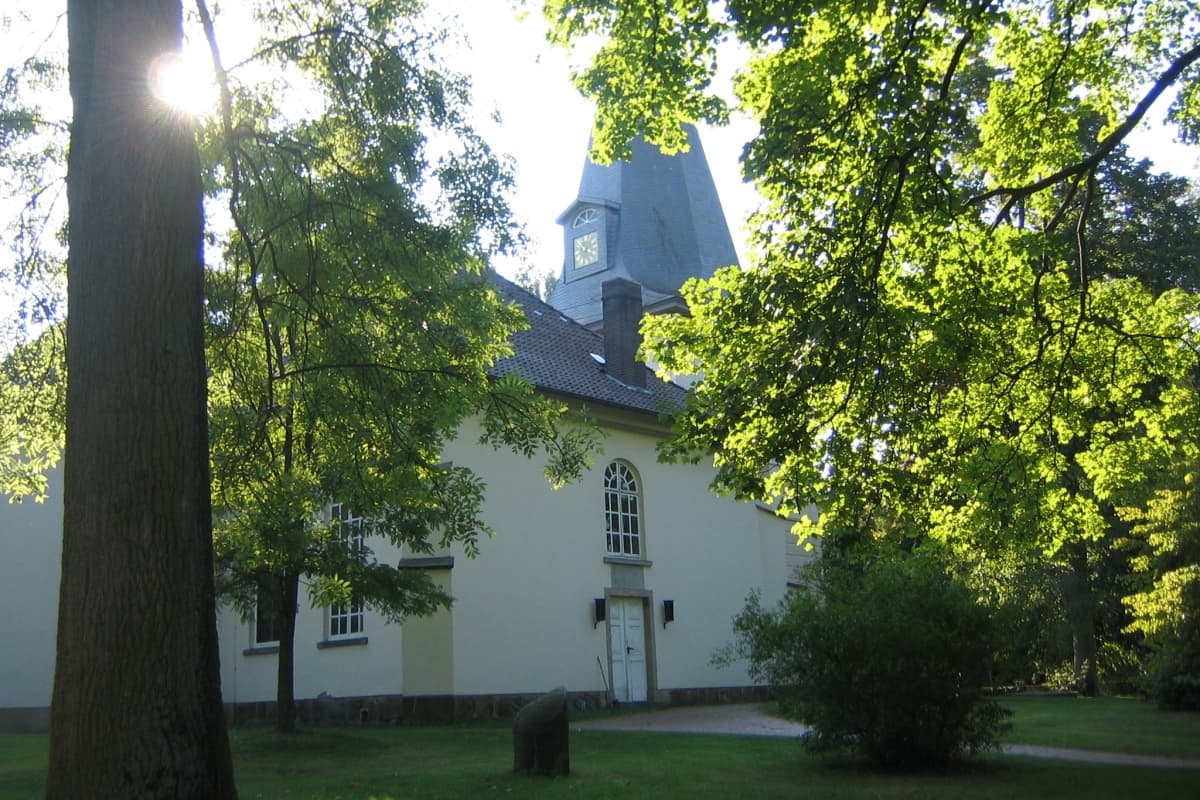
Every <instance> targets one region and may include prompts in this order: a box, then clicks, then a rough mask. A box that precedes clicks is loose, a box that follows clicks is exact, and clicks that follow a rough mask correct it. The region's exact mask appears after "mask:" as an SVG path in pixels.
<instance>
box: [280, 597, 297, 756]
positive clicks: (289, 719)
mask: <svg viewBox="0 0 1200 800" xmlns="http://www.w3.org/2000/svg"><path fill="white" fill-rule="evenodd" d="M282 584H283V603H282V604H281V605H280V608H281V609H282V610H281V612H280V614H279V661H278V669H279V672H278V675H277V680H276V683H275V726H276V727H277V728H278V729H279V731H280V732H281V733H293V732H294V731H295V730H296V612H297V611H298V610H299V607H300V606H299V600H300V576H299V575H287V576H285V577H284V579H283V581H282Z"/></svg>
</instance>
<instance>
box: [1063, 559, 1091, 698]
mask: <svg viewBox="0 0 1200 800" xmlns="http://www.w3.org/2000/svg"><path fill="white" fill-rule="evenodd" d="M1087 555H1088V554H1087V544H1086V543H1084V542H1077V543H1075V544H1073V545H1072V546H1071V552H1070V561H1069V564H1068V568H1069V570H1070V571H1069V572H1068V574H1067V576H1066V579H1065V581H1064V589H1065V595H1066V606H1067V619H1068V622H1069V624H1070V626H1071V648H1072V655H1073V658H1072V662H1073V667H1074V671H1075V691H1077V692H1079V693H1080V694H1084V695H1088V696H1089V697H1090V696H1094V695H1096V694H1098V693H1099V691H1100V685H1099V679H1098V670H1097V665H1096V594H1095V592H1094V591H1093V590H1092V582H1091V573H1090V571H1089V569H1088V558H1087Z"/></svg>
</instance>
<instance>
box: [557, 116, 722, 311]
mask: <svg viewBox="0 0 1200 800" xmlns="http://www.w3.org/2000/svg"><path fill="white" fill-rule="evenodd" d="M687 138H688V150H687V152H684V153H680V154H678V155H674V156H666V155H663V154H662V153H661V152H659V150H658V148H657V147H654V146H652V145H648V144H646V143H645V142H644V141H641V140H637V141H635V142H634V143H633V154H632V157H631V158H630V160H629V161H617V162H614V163H612V164H608V165H600V164H596V163H595V162H593V161H592V160H591V159H590V158H589V159H586V160H585V163H584V167H583V175H582V177H581V179H580V181H579V192H578V195H577V197H576V199H575V200H574V202H572V203H571V205H570V206H568V208H567V209H566V211H564V212H563V214H562V215H561V216H560V217H559V219H558V222H559V224H561V225H563V227H564V245H565V246H566V248H567V252H566V257H565V259H564V265H563V272H562V275H561V279H560V280H559V283H558V286H557V287H556V288H555V290H554V292H553V293H552V294H551V295H550V298H549V302H550V304H551V305H552V306H554V307H555V308H557V309H560V310H561V311H563V313H565V314H567V315H569V316H571V317H572V318H574V319H576V320H578V321H579V322H581V323H583V324H592V323H595V322H596V321H598V320H599V319H600V318H601V305H600V292H601V288H600V287H601V285H602V284H603V283H604V281H607V280H610V279H612V278H629V279H630V280H633V281H636V282H637V283H639V284H641V286H642V292H643V297H644V302H645V304H646V306H647V309H648V310H653V309H654V308H655V306H658V305H661V304H663V303H664V302H666V301H669V300H670V299H671V298H674V297H677V295H678V292H679V287H680V286H682V285H683V283H684V281H686V280H687V279H688V278H692V277H701V278H707V277H710V276H711V275H712V274H713V272H714V271H715V270H716V269H718V268H719V267H724V266H728V265H730V264H737V252H736V250H735V249H734V246H733V238H732V237H731V236H730V234H729V226H728V225H727V224H726V222H725V214H724V212H723V211H722V209H721V200H720V198H719V197H718V196H717V188H716V185H715V184H714V183H713V179H712V173H711V171H710V170H709V168H708V161H707V159H706V158H705V157H704V148H703V146H702V145H701V143H700V137H699V135H698V133H697V132H696V129H695V127H694V126H687ZM589 149H590V148H589ZM588 207H593V208H598V209H601V210H602V211H603V212H604V215H605V219H606V220H607V222H606V228H605V231H604V234H603V235H604V240H605V247H604V251H603V259H602V260H603V264H602V266H601V268H599V269H594V270H590V271H589V272H588V274H586V275H582V276H580V275H578V274H575V273H574V272H573V270H572V263H571V258H572V256H571V252H570V246H571V245H570V237H571V226H572V220H573V219H576V218H577V215H578V214H579V213H580V211H581V210H583V209H585V208H588Z"/></svg>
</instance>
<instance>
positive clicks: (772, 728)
mask: <svg viewBox="0 0 1200 800" xmlns="http://www.w3.org/2000/svg"><path fill="white" fill-rule="evenodd" d="M571 727H572V728H573V729H575V730H593V731H596V730H600V731H603V730H608V731H660V732H664V733H725V734H734V735H738V736H784V737H797V736H802V735H803V734H804V732H805V731H807V730H808V728H807V727H806V726H804V725H801V724H799V723H797V722H789V721H788V720H785V719H780V718H778V717H772V716H770V715H769V714H765V713H763V711H762V710H761V709H760V708H759V707H758V706H757V705H753V704H749V705H726V706H683V707H678V708H667V709H663V710H661V711H646V712H642V713H633V714H622V715H620V716H615V717H605V718H603V719H590V720H581V721H577V722H573V723H571ZM1001 750H1002V751H1003V752H1005V753H1007V754H1009V755H1014V756H1030V757H1033V758H1057V759H1061V760H1064V761H1086V762H1090V763H1093V764H1116V765H1124V766H1136V767H1183V768H1188V769H1200V760H1197V759H1191V758H1173V757H1171V756H1144V755H1135V754H1132V753H1107V752H1098V751H1095V750H1075V749H1072V748H1067V747H1038V746H1035V745H1027V744H1006V745H1002V746H1001Z"/></svg>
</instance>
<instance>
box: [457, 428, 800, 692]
mask: <svg viewBox="0 0 1200 800" xmlns="http://www.w3.org/2000/svg"><path fill="white" fill-rule="evenodd" d="M606 432H607V436H606V438H605V440H604V445H603V446H604V454H603V455H602V456H600V457H598V458H597V459H596V463H595V465H594V466H593V467H592V468H591V469H590V470H589V471H588V472H587V474H585V475H584V476H583V477H582V478H581V480H580V481H578V482H576V483H573V484H571V485H569V486H567V487H564V488H562V489H559V490H557V491H556V490H553V489H551V488H550V486H549V485H548V484H547V483H546V480H545V478H544V477H543V476H542V475H541V463H540V462H539V461H538V460H536V459H535V460H533V461H528V462H527V461H524V460H520V459H514V458H513V457H512V456H511V455H509V454H506V453H504V452H503V451H500V452H493V451H491V450H490V449H483V448H478V447H476V446H474V445H473V443H474V441H475V439H476V438H477V433H476V432H475V430H474V429H473V428H465V429H464V430H463V433H462V435H461V436H460V439H459V441H458V442H456V443H454V445H453V446H452V447H451V448H450V450H449V451H448V453H447V456H448V457H450V458H452V459H453V460H454V461H455V462H456V463H462V464H464V465H468V466H471V467H472V468H473V469H475V470H477V472H478V473H479V474H480V475H481V477H483V479H484V480H485V481H486V482H487V484H488V494H487V501H486V506H485V510H484V518H485V519H486V520H487V521H488V523H489V524H490V525H491V526H492V527H493V528H494V529H495V530H496V537H495V538H494V539H492V540H488V541H484V542H483V543H482V545H481V551H482V552H481V555H480V557H479V559H477V560H475V561H471V560H467V559H461V558H460V559H459V560H458V561H457V562H456V565H455V570H454V571H455V596H456V604H455V611H454V620H455V621H454V634H455V652H456V658H455V681H454V685H455V691H456V692H457V693H459V694H489V693H501V692H536V691H545V690H546V689H549V688H552V687H554V686H557V685H565V686H566V687H567V688H568V689H570V690H572V691H603V690H604V689H605V684H606V681H608V680H609V679H610V676H608V674H607V673H608V670H609V653H608V641H607V635H608V634H607V631H606V626H605V624H604V623H601V624H599V625H596V626H593V620H592V609H593V601H594V599H595V598H601V597H604V596H605V592H606V590H610V591H618V592H619V591H621V587H620V586H614V584H615V581H614V572H613V569H612V566H611V564H610V563H608V562H606V559H605V527H604V495H603V486H604V483H603V475H604V469H605V467H606V466H607V465H608V463H610V462H611V461H612V460H614V459H620V460H623V461H625V462H626V463H628V464H629V465H631V466H632V467H633V468H634V469H635V470H636V472H637V474H638V477H639V478H640V489H641V497H642V507H643V532H644V533H643V542H644V548H645V550H644V557H645V559H646V560H648V561H649V562H650V566H646V567H641V568H635V570H639V569H640V575H641V585H640V586H637V587H631V588H635V589H637V590H640V593H641V594H643V595H645V596H646V597H647V598H648V600H649V601H650V602H649V608H648V609H647V610H648V611H649V614H648V615H647V618H646V628H647V633H648V635H649V639H650V640H649V641H648V643H647V645H648V649H650V650H651V653H652V656H651V660H652V670H653V671H654V672H655V675H654V676H652V678H651V681H650V683H651V685H652V686H656V687H657V688H659V689H672V688H705V687H719V686H741V685H747V684H749V683H751V681H750V679H749V676H748V675H747V674H746V671H745V667H744V665H737V666H734V667H733V668H729V669H720V670H719V669H716V668H714V667H713V666H712V665H711V663H710V658H711V656H712V654H713V652H714V651H715V650H716V649H717V648H718V647H720V646H722V645H724V644H725V643H727V642H728V641H730V639H731V627H730V620H731V619H732V617H733V615H734V614H736V613H737V611H739V610H740V609H741V608H742V606H743V604H744V601H745V598H746V595H747V593H748V592H749V591H750V590H751V589H758V590H760V591H761V592H762V593H763V596H764V600H765V601H766V602H769V603H774V602H776V601H777V600H778V599H779V598H780V597H781V596H782V593H783V591H784V590H785V587H786V582H787V578H786V560H785V557H784V551H785V544H786V540H785V536H784V531H786V529H787V527H788V524H787V522H786V521H783V520H774V519H773V518H772V520H771V521H769V522H767V523H765V528H764V523H763V522H761V521H760V519H759V516H760V515H761V514H762V512H761V511H759V510H757V509H756V508H755V507H754V506H753V505H752V504H744V503H736V502H734V501H732V500H731V499H729V498H720V497H717V496H715V495H713V494H711V493H710V492H709V491H708V485H709V482H710V481H711V480H712V477H713V471H712V468H711V467H708V466H704V465H685V464H660V463H658V461H657V454H656V451H655V445H656V443H657V441H658V438H657V437H655V436H650V435H647V434H645V433H636V432H631V431H628V430H621V429H611V428H610V429H608V430H607V431H606ZM668 599H669V600H673V601H674V603H675V616H676V619H675V621H674V622H671V623H669V624H667V625H666V626H665V627H664V626H663V620H662V614H663V606H662V603H663V600H668ZM465 652H471V653H472V654H473V655H471V656H464V655H463V654H464V653H465Z"/></svg>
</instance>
